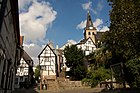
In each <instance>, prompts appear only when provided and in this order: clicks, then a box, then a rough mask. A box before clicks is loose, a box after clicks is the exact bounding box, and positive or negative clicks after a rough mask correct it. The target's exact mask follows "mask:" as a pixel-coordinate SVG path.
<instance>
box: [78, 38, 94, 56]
mask: <svg viewBox="0 0 140 93" xmlns="http://www.w3.org/2000/svg"><path fill="white" fill-rule="evenodd" d="M76 46H77V47H78V48H81V49H82V50H83V51H84V53H85V55H89V54H90V53H92V52H94V51H95V50H96V46H95V43H94V42H93V40H92V39H91V38H90V37H89V38H88V39H84V40H81V41H80V42H79V43H78V44H76Z"/></svg>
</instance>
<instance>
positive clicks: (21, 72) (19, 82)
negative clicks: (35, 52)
mask: <svg viewBox="0 0 140 93" xmlns="http://www.w3.org/2000/svg"><path fill="white" fill-rule="evenodd" d="M32 80H33V60H32V59H31V57H30V56H29V55H28V54H27V53H26V52H25V51H24V52H23V55H22V58H21V60H20V64H19V66H18V68H17V73H16V78H15V88H20V87H28V86H29V85H31V84H32Z"/></svg>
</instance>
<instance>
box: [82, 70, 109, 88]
mask: <svg viewBox="0 0 140 93" xmlns="http://www.w3.org/2000/svg"><path fill="white" fill-rule="evenodd" d="M110 78H111V74H110V70H108V69H104V68H102V67H101V68H98V69H97V70H94V71H89V72H88V73H87V77H86V78H84V79H83V80H82V83H83V84H89V85H90V86H91V87H96V86H97V85H98V84H99V83H100V82H101V81H105V80H106V79H110Z"/></svg>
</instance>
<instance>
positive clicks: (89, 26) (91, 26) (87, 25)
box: [85, 11, 96, 30]
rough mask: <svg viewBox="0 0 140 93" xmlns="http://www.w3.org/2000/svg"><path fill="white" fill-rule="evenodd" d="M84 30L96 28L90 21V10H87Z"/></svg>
mask: <svg viewBox="0 0 140 93" xmlns="http://www.w3.org/2000/svg"><path fill="white" fill-rule="evenodd" d="M85 29H86V30H89V29H92V30H96V28H95V27H94V26H93V23H92V19H91V17H90V12H89V11H88V15H87V24H86V28H85Z"/></svg>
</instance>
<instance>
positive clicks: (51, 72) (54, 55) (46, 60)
mask: <svg viewBox="0 0 140 93" xmlns="http://www.w3.org/2000/svg"><path fill="white" fill-rule="evenodd" d="M38 58H39V66H40V79H41V84H47V82H48V81H49V80H53V81H55V80H56V79H57V77H59V73H60V72H61V64H62V61H63V58H62V55H61V53H60V51H59V50H57V49H54V48H53V47H52V45H50V44H47V45H46V46H45V48H44V49H43V50H42V52H41V53H40V54H39V56H38Z"/></svg>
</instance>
